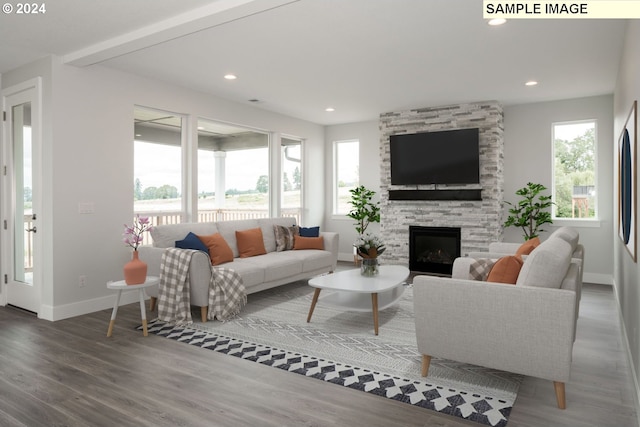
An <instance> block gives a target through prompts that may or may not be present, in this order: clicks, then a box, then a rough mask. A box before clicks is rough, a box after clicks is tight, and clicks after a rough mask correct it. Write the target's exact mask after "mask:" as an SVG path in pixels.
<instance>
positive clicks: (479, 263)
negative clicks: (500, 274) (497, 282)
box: [469, 258, 496, 282]
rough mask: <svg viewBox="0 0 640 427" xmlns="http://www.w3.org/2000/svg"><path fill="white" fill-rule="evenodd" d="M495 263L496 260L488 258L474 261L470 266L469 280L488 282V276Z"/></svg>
mask: <svg viewBox="0 0 640 427" xmlns="http://www.w3.org/2000/svg"><path fill="white" fill-rule="evenodd" d="M495 263H496V260H494V259H488V258H480V259H476V260H474V261H473V262H472V263H471V265H469V279H471V280H481V281H483V282H484V281H485V280H487V276H489V272H490V271H491V269H492V268H493V264H495Z"/></svg>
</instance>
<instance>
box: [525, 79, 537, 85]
mask: <svg viewBox="0 0 640 427" xmlns="http://www.w3.org/2000/svg"><path fill="white" fill-rule="evenodd" d="M537 84H538V82H537V81H535V80H529V81H528V82H526V83H525V86H535V85H537Z"/></svg>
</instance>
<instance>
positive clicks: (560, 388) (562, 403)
mask: <svg viewBox="0 0 640 427" xmlns="http://www.w3.org/2000/svg"><path fill="white" fill-rule="evenodd" d="M553 387H554V388H555V389H556V400H557V401H558V408H560V409H566V408H567V398H566V397H565V394H564V383H561V382H559V381H554V382H553Z"/></svg>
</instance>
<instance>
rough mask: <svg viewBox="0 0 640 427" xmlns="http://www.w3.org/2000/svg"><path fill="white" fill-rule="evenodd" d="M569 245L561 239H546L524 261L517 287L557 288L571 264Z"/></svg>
mask: <svg viewBox="0 0 640 427" xmlns="http://www.w3.org/2000/svg"><path fill="white" fill-rule="evenodd" d="M571 253H572V250H571V245H570V244H569V243H567V242H566V241H564V240H563V239H547V240H545V241H544V242H543V243H542V244H540V246H538V247H537V248H536V250H535V251H533V252H531V255H529V256H527V259H526V260H525V261H524V264H523V266H522V270H520V275H519V276H518V281H517V282H516V285H517V286H540V287H545V288H559V287H560V285H562V280H563V279H564V276H565V275H566V274H567V270H568V269H569V264H570V262H571Z"/></svg>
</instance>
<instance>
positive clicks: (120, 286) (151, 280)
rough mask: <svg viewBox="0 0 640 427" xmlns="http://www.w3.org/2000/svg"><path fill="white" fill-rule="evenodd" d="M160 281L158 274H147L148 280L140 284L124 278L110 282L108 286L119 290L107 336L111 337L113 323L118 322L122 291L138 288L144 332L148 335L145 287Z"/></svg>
mask: <svg viewBox="0 0 640 427" xmlns="http://www.w3.org/2000/svg"><path fill="white" fill-rule="evenodd" d="M159 282H160V278H159V277H157V276H147V280H145V282H144V283H140V284H139V285H127V283H126V282H125V281H124V280H118V281H117V282H108V283H107V288H109V289H114V290H117V291H118V295H117V296H116V303H115V305H114V306H113V311H112V312H111V321H110V322H109V329H108V330H107V336H108V337H110V336H111V334H112V333H113V325H114V324H115V323H116V314H117V313H118V306H119V305H120V295H122V291H135V290H137V291H138V293H139V295H140V314H141V315H142V334H143V335H144V336H145V337H146V336H147V335H148V332H147V312H146V310H145V308H144V288H148V287H149V286H154V285H157V284H158V283H159Z"/></svg>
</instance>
